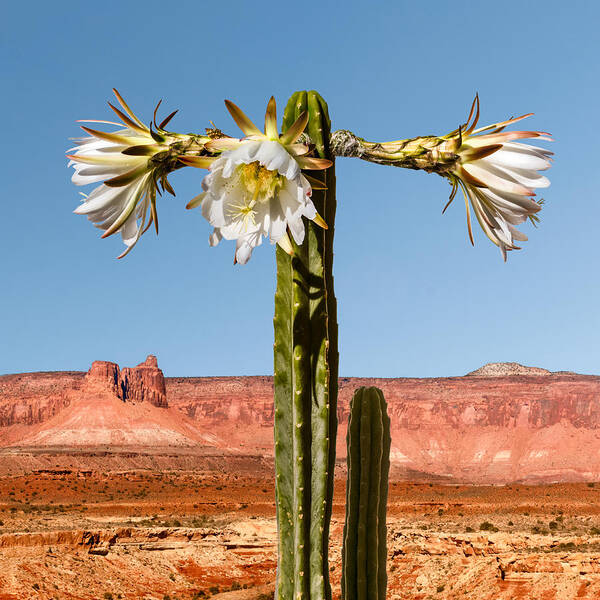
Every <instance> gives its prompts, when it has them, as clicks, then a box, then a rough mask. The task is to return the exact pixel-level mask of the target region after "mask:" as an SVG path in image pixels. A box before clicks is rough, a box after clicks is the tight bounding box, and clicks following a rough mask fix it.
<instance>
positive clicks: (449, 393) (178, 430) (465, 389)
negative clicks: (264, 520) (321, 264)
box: [0, 357, 600, 483]
mask: <svg viewBox="0 0 600 600" xmlns="http://www.w3.org/2000/svg"><path fill="white" fill-rule="evenodd" d="M506 373H509V374H506ZM515 373H517V374H515ZM361 385H376V386H378V387H380V388H382V389H383V391H384V393H385V396H386V399H387V401H388V406H389V413H390V417H391V423H392V457H391V458H392V472H393V474H394V476H395V477H398V478H409V479H423V478H425V479H427V478H429V479H431V478H434V479H440V480H454V481H457V480H458V481H467V482H474V483H500V482H507V481H517V480H521V481H576V480H592V479H600V377H598V376H592V375H576V374H573V373H549V372H547V371H544V370H542V369H527V368H523V367H521V366H520V365H516V366H515V365H508V366H506V365H504V366H503V365H488V366H486V367H485V368H483V369H478V370H477V371H475V372H474V373H473V374H470V375H469V376H465V377H449V378H434V379H411V378H406V379H365V378H360V379H359V378H342V379H340V394H339V403H338V416H339V431H338V437H337V449H338V458H339V459H340V461H341V462H342V463H343V460H344V458H345V435H346V427H347V421H348V416H349V402H350V398H351V396H352V393H353V392H354V390H355V389H356V388H357V387H359V386H361ZM99 398H102V399H103V400H102V402H104V404H102V405H100V404H99V402H100V401H99V400H98V399H99ZM167 398H168V405H167ZM115 399H118V402H117V403H116V404H115ZM74 402H75V403H78V404H72V403H74ZM144 406H146V407H149V408H152V411H150V412H148V409H143V407H144ZM128 407H129V408H128ZM136 407H137V408H136ZM134 409H135V410H134ZM86 411H87V412H86ZM107 411H108V412H107ZM136 411H137V412H136ZM109 422H110V423H109ZM91 423H94V427H93V428H92V427H91ZM143 423H145V424H143ZM15 424H17V425H18V426H19V427H20V428H21V429H18V435H17V434H16V433H15V432H17V429H15V428H14V427H15V426H16V425H15ZM33 425H35V427H37V429H35V431H33V430H31V426H33ZM272 425H273V384H272V378H270V377H203V378H167V379H164V378H163V376H162V372H161V371H160V369H159V368H158V365H157V363H156V359H155V358H154V357H149V358H148V359H147V360H146V361H145V362H144V363H142V364H141V365H138V367H134V368H131V369H129V368H125V369H119V367H118V365H116V364H115V363H107V362H96V363H94V364H93V365H92V368H91V369H90V371H89V372H88V373H87V375H85V374H83V373H56V374H25V375H11V376H4V377H0V446H15V445H19V444H21V445H27V444H29V445H36V444H41V443H43V444H45V445H50V444H51V443H58V441H61V440H62V441H61V443H64V444H66V445H68V444H71V443H73V444H75V445H85V444H86V443H87V444H88V445H90V446H93V445H94V444H99V443H100V441H102V443H116V442H115V441H117V440H118V443H119V444H124V445H128V444H129V445H136V444H137V445H139V446H140V448H139V451H140V452H142V453H143V452H148V451H150V450H152V451H153V452H154V451H156V446H157V444H158V445H160V444H163V442H164V443H165V444H167V445H172V446H174V447H182V446H186V447H188V448H200V447H203V448H205V449H206V448H207V447H210V448H212V450H211V452H212V455H214V456H217V455H219V456H220V455H221V454H223V455H225V454H228V455H236V456H239V457H241V456H248V457H252V456H253V457H261V456H262V457H265V456H266V457H271V456H272V453H273V441H272V440H273V431H272ZM10 426H13V429H11V427H10ZM109 427H110V428H111V429H110V431H111V433H110V435H109V434H107V433H106V431H107V428H109ZM61 428H62V429H61ZM67 428H68V431H69V433H68V435H66V434H64V432H63V430H66V429H67ZM86 428H87V429H86ZM92 429H93V431H92ZM142 430H143V434H142V433H141V432H142ZM159 430H160V432H162V433H159ZM9 431H12V432H13V433H11V434H10V435H9V433H7V432H9ZM119 431H120V433H119ZM49 432H50V433H49ZM136 432H137V433H136ZM69 440H71V441H69ZM72 440H76V442H73V441H72ZM161 440H162V441H161ZM146 442H147V444H146ZM146 445H147V446H148V447H147V448H146ZM144 448H146V449H144ZM203 452H204V450H203ZM219 453H221V454H219Z"/></svg>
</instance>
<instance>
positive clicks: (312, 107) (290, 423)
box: [274, 91, 338, 600]
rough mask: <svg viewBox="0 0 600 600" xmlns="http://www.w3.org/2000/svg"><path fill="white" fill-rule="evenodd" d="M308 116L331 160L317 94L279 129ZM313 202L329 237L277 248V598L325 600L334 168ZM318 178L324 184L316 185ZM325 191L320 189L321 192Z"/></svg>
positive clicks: (331, 442) (332, 430) (332, 392)
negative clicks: (286, 248)
mask: <svg viewBox="0 0 600 600" xmlns="http://www.w3.org/2000/svg"><path fill="white" fill-rule="evenodd" d="M305 110H307V111H308V113H309V121H308V125H307V133H308V135H309V136H310V138H311V142H312V143H313V144H314V145H315V151H316V154H317V155H318V156H319V157H321V158H328V159H330V160H333V156H331V155H330V152H329V135H330V120H329V115H328V110H327V105H326V103H325V101H324V100H323V99H322V98H321V96H320V95H319V94H318V93H317V92H315V91H310V92H296V93H295V94H293V95H292V97H291V98H290V100H289V101H288V104H287V107H286V109H285V113H284V117H283V131H285V130H286V129H288V128H289V126H290V125H291V124H292V123H293V122H294V121H295V120H296V118H297V117H298V116H299V115H300V114H301V113H302V112H303V111H305ZM313 175H314V177H313V182H312V183H313V196H312V200H313V203H314V205H315V207H316V209H317V211H318V212H319V214H321V216H322V217H323V218H324V219H325V222H326V223H327V225H328V229H326V230H325V229H322V228H320V227H319V226H318V225H316V224H315V223H313V222H312V221H308V222H306V223H305V224H306V237H305V240H304V243H303V244H302V245H300V246H298V245H296V244H294V243H293V249H294V254H293V256H289V255H288V254H286V253H285V252H284V251H283V250H281V248H279V247H278V248H277V291H276V293H275V318H274V329H275V345H274V365H275V369H274V370H275V377H274V382H275V466H276V473H277V478H276V496H277V525H278V531H279V536H278V544H279V545H278V567H277V589H276V598H277V599H278V600H306V599H309V598H310V599H311V600H329V599H330V598H331V588H330V584H329V567H328V538H329V522H330V518H331V501H332V496H333V470H334V465H335V439H336V432H337V416H336V405H337V377H338V373H337V370H338V352H337V317H336V301H335V296H334V294H333V276H332V263H333V232H334V220H335V209H336V205H335V173H334V167H333V166H332V167H330V168H329V169H327V171H326V172H325V173H324V174H323V172H315V173H314V174H313ZM315 179H319V180H320V181H321V182H322V184H323V185H322V186H319V185H316V184H315V181H314V180H315ZM321 187H322V188H324V189H318V188H321Z"/></svg>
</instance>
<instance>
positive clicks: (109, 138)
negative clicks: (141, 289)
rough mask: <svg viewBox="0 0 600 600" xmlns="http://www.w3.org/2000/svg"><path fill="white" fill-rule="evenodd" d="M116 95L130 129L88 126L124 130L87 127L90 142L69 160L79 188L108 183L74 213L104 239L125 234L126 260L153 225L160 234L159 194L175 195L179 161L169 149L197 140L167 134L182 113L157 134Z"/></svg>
mask: <svg viewBox="0 0 600 600" xmlns="http://www.w3.org/2000/svg"><path fill="white" fill-rule="evenodd" d="M113 91H114V93H115V95H116V97H117V99H118V101H119V103H120V104H121V107H122V108H123V111H125V112H123V111H121V110H119V109H118V108H116V107H115V106H113V105H112V104H110V102H109V106H110V107H111V108H112V109H113V110H114V111H115V112H116V114H117V115H118V116H119V117H120V119H121V120H122V121H123V123H124V124H125V128H124V129H123V128H122V127H123V124H122V123H115V122H112V121H97V120H89V121H85V122H88V123H104V124H109V125H115V126H118V127H121V129H118V130H116V131H113V132H105V131H98V130H95V129H90V128H88V127H85V126H82V129H83V130H84V131H86V132H87V133H89V134H90V137H84V138H80V139H78V140H77V146H75V147H74V148H71V149H70V150H69V151H68V153H67V157H68V158H69V159H70V161H69V166H70V167H73V168H74V170H75V172H74V173H73V176H72V181H73V183H75V184H76V185H88V184H92V183H98V182H103V183H102V184H101V185H99V186H97V187H96V188H94V190H92V192H91V193H90V194H89V195H85V194H83V196H84V200H83V203H82V204H80V205H79V206H78V207H77V208H76V209H75V211H74V212H75V213H77V214H80V215H87V217H88V219H89V220H90V221H92V223H94V225H95V226H96V227H98V228H99V229H103V230H104V234H103V235H102V237H103V238H105V237H108V236H109V235H112V234H113V233H116V232H120V233H121V236H122V238H123V243H124V244H125V245H126V246H127V249H126V250H125V251H124V252H123V253H122V254H121V255H120V256H119V257H118V258H122V257H123V256H125V255H126V254H127V253H128V252H129V251H130V250H131V249H132V248H133V247H134V246H135V244H136V243H137V241H138V240H139V238H140V236H141V235H142V234H143V233H144V232H145V231H147V229H148V228H149V227H150V226H151V225H152V223H154V225H155V228H156V231H157V233H158V218H157V213H156V192H157V191H158V190H159V188H158V185H159V183H160V185H161V186H162V189H163V190H167V191H168V192H170V193H171V194H173V195H174V192H173V188H172V187H171V185H170V184H169V182H168V180H167V175H168V173H169V172H170V171H172V170H174V168H177V167H176V166H174V163H176V162H177V160H176V159H175V160H171V161H169V152H168V151H169V149H170V148H171V147H172V146H173V145H174V144H181V143H182V142H186V141H187V142H188V146H189V145H191V142H193V141H196V140H192V139H191V136H183V135H179V134H174V133H168V132H166V131H164V129H163V127H164V126H165V125H166V124H167V123H168V122H169V120H170V119H171V118H172V117H173V115H174V114H175V112H177V111H175V112H173V113H171V114H170V115H169V116H168V117H167V118H166V119H164V120H163V122H162V123H160V125H156V131H153V130H151V129H150V128H148V127H147V126H146V125H144V124H143V123H142V121H140V119H138V117H137V116H136V115H135V114H134V113H133V111H132V110H131V109H130V108H129V106H128V105H127V104H126V102H125V100H123V98H122V97H121V96H120V94H119V93H118V92H117V90H113ZM159 104H160V103H159ZM157 108H158V106H157ZM155 118H156V111H155ZM196 137H197V138H198V139H199V140H200V139H202V138H200V136H196ZM204 139H206V140H208V138H204ZM196 145H197V144H196ZM158 154H161V155H162V156H163V160H162V161H160V160H157V159H156V157H157V155H158ZM179 166H180V167H181V166H183V165H179ZM148 209H150V212H149V211H148Z"/></svg>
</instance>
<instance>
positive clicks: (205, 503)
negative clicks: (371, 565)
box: [0, 471, 600, 600]
mask: <svg viewBox="0 0 600 600" xmlns="http://www.w3.org/2000/svg"><path fill="white" fill-rule="evenodd" d="M343 492H344V490H343V483H342V482H341V481H340V482H339V483H338V485H337V488H336V499H335V507H334V517H333V528H332V552H331V565H332V566H331V575H332V582H333V587H334V596H335V597H339V592H338V590H339V577H340V573H341V564H340V545H341V533H342V526H343V502H344V500H343ZM274 510H275V508H274V502H273V488H272V484H271V479H270V478H267V477H265V478H260V477H259V478H257V477H242V476H235V475H233V476H227V475H219V474H215V473H212V474H203V473H199V472H187V473H186V472H171V473H168V472H167V473H164V472H163V473H160V472H155V473H153V472H149V471H137V472H122V473H110V474H107V473H103V472H96V471H47V472H43V473H34V474H29V475H19V476H12V477H4V478H2V479H0V600H28V599H39V600H49V599H51V598H52V599H54V600H84V599H85V600H97V599H99V600H110V599H111V598H112V599H113V600H117V599H121V600H134V599H135V600H139V599H144V600H151V599H152V600H176V599H177V600H192V599H199V598H202V599H205V598H210V597H217V596H219V597H220V598H223V600H250V599H258V598H261V600H268V598H269V597H271V596H272V592H273V581H274V577H275V566H276V546H275V542H276V526H275V520H274ZM388 522H389V560H388V564H389V574H390V586H389V594H388V597H389V598H390V599H392V600H400V599H403V600H404V599H406V600H408V599H410V600H419V599H421V600H425V599H436V600H438V599H439V600H445V599H451V598H461V599H477V600H492V599H494V600H504V599H505V600H508V599H511V600H512V599H523V600H525V599H527V600H554V599H560V600H562V599H565V600H566V599H571V598H587V599H589V600H591V599H595V598H600V484H599V485H594V484H591V483H590V484H585V483H582V484H561V485H552V486H539V487H535V486H523V485H510V486H503V487H492V486H486V487H472V486H454V485H453V486H441V485H435V484H406V483H393V484H392V485H391V489H390V503H389V519H388Z"/></svg>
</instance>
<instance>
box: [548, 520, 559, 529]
mask: <svg viewBox="0 0 600 600" xmlns="http://www.w3.org/2000/svg"><path fill="white" fill-rule="evenodd" d="M548 527H549V528H550V529H551V530H552V531H554V530H556V529H558V523H557V522H556V521H550V523H548Z"/></svg>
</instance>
